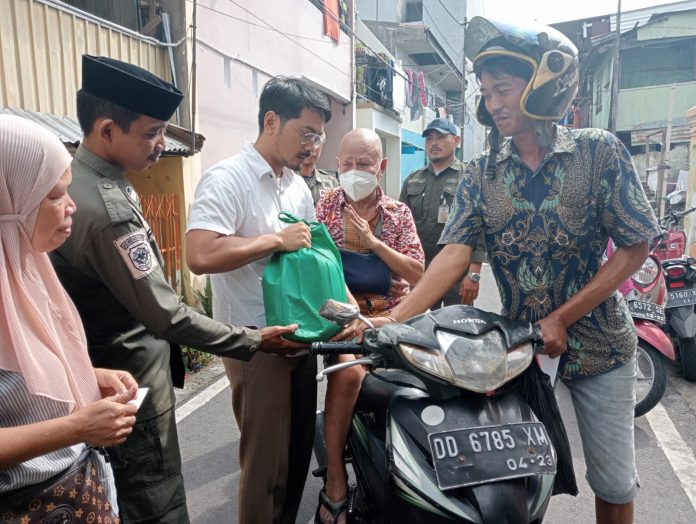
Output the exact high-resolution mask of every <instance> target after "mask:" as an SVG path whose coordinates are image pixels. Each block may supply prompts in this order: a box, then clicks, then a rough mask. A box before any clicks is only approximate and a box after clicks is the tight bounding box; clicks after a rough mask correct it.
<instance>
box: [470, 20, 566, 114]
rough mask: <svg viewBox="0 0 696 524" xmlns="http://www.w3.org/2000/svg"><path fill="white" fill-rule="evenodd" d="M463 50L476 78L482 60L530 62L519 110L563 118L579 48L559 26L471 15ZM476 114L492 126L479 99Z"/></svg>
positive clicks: (525, 112)
mask: <svg viewBox="0 0 696 524" xmlns="http://www.w3.org/2000/svg"><path fill="white" fill-rule="evenodd" d="M466 31H467V34H466V48H465V52H466V55H467V56H468V57H469V59H471V60H472V62H473V63H474V72H476V75H477V76H479V77H480V68H481V65H482V64H484V63H485V62H486V60H489V59H491V58H494V57H500V56H507V57H511V58H515V59H517V60H520V61H522V62H524V63H526V64H528V65H529V66H530V68H531V77H530V78H529V81H528V82H527V86H526V88H525V91H524V93H523V95H522V98H521V100H520V109H521V110H522V113H523V114H524V115H526V116H527V117H529V118H531V119H533V120H542V121H544V120H545V121H556V120H560V119H561V118H563V116H564V115H565V113H566V112H567V111H568V108H569V107H570V105H571V103H572V102H573V100H574V99H575V96H576V95H577V91H578V84H579V72H578V50H577V48H576V47H575V45H574V44H573V43H572V42H571V41H570V40H569V39H568V38H567V37H566V36H565V35H563V34H562V33H561V32H560V31H557V30H556V29H553V28H552V27H548V26H544V25H540V24H535V23H525V24H524V25H516V24H511V23H508V22H503V21H497V20H489V19H486V18H483V17H481V16H476V17H474V18H472V19H471V21H470V22H469V25H468V27H467V29H466ZM476 119H477V120H478V121H479V122H480V123H482V124H483V125H486V126H490V127H494V125H493V119H492V118H491V115H490V114H489V113H488V111H487V110H486V106H485V102H484V100H483V98H481V101H480V102H479V104H478V107H477V108H476Z"/></svg>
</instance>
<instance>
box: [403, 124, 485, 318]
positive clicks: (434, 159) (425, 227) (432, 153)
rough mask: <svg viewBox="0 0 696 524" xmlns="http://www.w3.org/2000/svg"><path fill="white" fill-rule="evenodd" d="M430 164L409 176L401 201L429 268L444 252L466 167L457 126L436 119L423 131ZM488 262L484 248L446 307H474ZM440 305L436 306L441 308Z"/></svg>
mask: <svg viewBox="0 0 696 524" xmlns="http://www.w3.org/2000/svg"><path fill="white" fill-rule="evenodd" d="M423 137H424V138H425V152H426V155H427V156H428V165H426V166H425V167H424V168H422V169H418V170H416V171H414V172H413V173H411V174H410V175H408V177H407V178H406V180H404V183H403V186H402V187H401V195H400V196H399V200H401V201H402V202H403V203H404V204H406V205H407V206H408V207H409V208H410V209H411V213H412V214H413V218H414V220H415V221H416V230H417V231H418V237H419V238H420V241H421V244H422V245H423V250H424V251H425V267H426V269H427V267H428V266H429V265H430V262H431V261H432V259H433V258H435V255H437V254H438V253H439V252H440V247H439V246H438V245H437V242H438V240H439V239H440V234H441V233H442V229H443V228H444V226H445V222H447V215H449V211H450V207H451V205H452V202H453V200H454V193H455V191H456V189H457V183H458V182H459V177H460V176H461V175H462V173H463V172H464V165H463V164H462V163H461V162H460V161H459V160H458V159H457V158H456V157H455V156H454V153H455V151H456V150H457V146H458V145H459V142H460V136H459V133H458V132H457V128H456V126H455V125H454V124H453V123H452V122H450V121H449V120H447V119H446V118H436V119H435V120H433V121H432V122H430V123H429V124H428V125H427V127H426V128H425V130H424V131H423ZM485 259H486V253H485V250H484V249H483V248H482V247H480V248H479V249H477V250H476V251H474V253H473V254H472V257H471V265H470V266H469V271H468V272H467V274H466V275H465V276H464V279H463V280H462V282H461V284H460V285H459V286H454V287H453V288H452V289H450V290H449V291H448V292H447V294H446V295H445V296H444V297H443V299H442V305H443V306H451V305H452V304H469V305H473V304H474V300H475V299H476V297H477V296H478V292H479V281H480V280H481V263H482V262H483V261H484V260H485ZM438 307H440V304H439V303H438V304H435V305H433V307H432V309H437V308H438Z"/></svg>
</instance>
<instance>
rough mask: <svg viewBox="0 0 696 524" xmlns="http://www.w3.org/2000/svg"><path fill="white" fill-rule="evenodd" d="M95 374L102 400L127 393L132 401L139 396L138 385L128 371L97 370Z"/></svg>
mask: <svg viewBox="0 0 696 524" xmlns="http://www.w3.org/2000/svg"><path fill="white" fill-rule="evenodd" d="M94 374H95V375H96V377H97V385H98V386H99V391H101V395H102V398H105V397H110V396H113V395H118V394H121V393H126V394H127V395H128V400H132V399H134V398H135V397H136V395H137V394H138V383H137V382H136V381H135V379H134V378H133V376H132V375H131V374H130V373H128V372H127V371H121V370H115V369H102V368H95V369H94Z"/></svg>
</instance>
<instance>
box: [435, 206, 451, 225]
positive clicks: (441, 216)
mask: <svg viewBox="0 0 696 524" xmlns="http://www.w3.org/2000/svg"><path fill="white" fill-rule="evenodd" d="M449 211H450V207H449V206H448V205H447V204H442V205H441V206H440V207H438V208H437V223H438V224H444V223H446V222H447V217H448V216H449Z"/></svg>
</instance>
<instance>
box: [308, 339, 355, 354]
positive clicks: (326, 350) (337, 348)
mask: <svg viewBox="0 0 696 524" xmlns="http://www.w3.org/2000/svg"><path fill="white" fill-rule="evenodd" d="M311 351H312V354H314V355H354V354H356V353H362V352H363V351H364V350H363V346H362V344H357V343H356V342H314V343H313V344H312V350H311Z"/></svg>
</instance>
